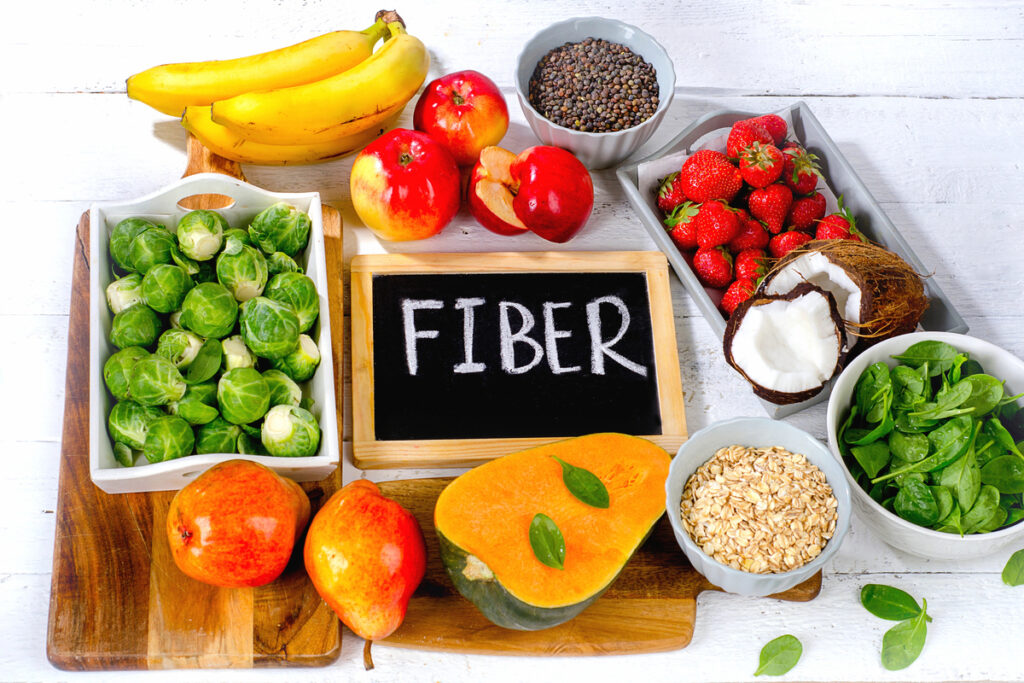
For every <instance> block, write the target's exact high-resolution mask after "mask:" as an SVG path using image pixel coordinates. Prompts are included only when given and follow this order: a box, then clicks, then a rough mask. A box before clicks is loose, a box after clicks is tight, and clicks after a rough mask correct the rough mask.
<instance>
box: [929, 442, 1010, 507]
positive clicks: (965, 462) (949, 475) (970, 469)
mask: <svg viewBox="0 0 1024 683" xmlns="http://www.w3.org/2000/svg"><path fill="white" fill-rule="evenodd" d="M1021 464H1024V462H1022V463H1021ZM939 484H941V485H942V486H945V487H946V488H948V489H949V490H950V491H952V492H953V494H954V495H955V496H956V501H957V502H958V503H959V504H960V509H962V510H970V509H971V506H972V505H974V501H975V500H977V498H978V492H979V491H981V470H980V469H978V465H977V463H975V462H974V458H973V457H971V454H970V453H968V454H967V455H965V456H964V457H962V458H960V459H959V460H954V461H953V462H952V463H950V464H949V466H948V467H946V468H945V469H944V470H942V472H941V473H940V474H939ZM943 516H945V515H943Z"/></svg>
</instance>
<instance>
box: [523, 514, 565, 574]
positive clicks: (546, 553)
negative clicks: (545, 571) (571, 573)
mask: <svg viewBox="0 0 1024 683" xmlns="http://www.w3.org/2000/svg"><path fill="white" fill-rule="evenodd" d="M530 546H532V547H533V554H534V555H535V556H536V557H537V559H538V560H540V561H541V562H542V563H543V564H546V565H547V566H549V567H552V568H554V569H565V539H564V538H563V537H562V532H561V531H560V530H559V529H558V525H557V524H555V521H554V520H553V519H551V518H550V517H548V516H547V515H545V514H544V513H542V512H538V513H537V514H536V515H534V517H533V521H532V522H530Z"/></svg>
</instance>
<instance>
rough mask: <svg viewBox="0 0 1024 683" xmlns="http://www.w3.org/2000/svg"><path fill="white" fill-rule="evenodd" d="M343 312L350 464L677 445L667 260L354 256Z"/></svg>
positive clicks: (678, 397)
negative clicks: (605, 443)
mask: <svg viewBox="0 0 1024 683" xmlns="http://www.w3.org/2000/svg"><path fill="white" fill-rule="evenodd" d="M352 311H353V312H352V354H353V378H352V382H353V421H354V423H353V432H354V434H353V456H354V461H355V464H356V465H357V466H359V467H363V468H373V467H408V466H422V467H448V466H465V465H470V464H475V463H477V462H482V461H485V460H487V459H490V458H493V457H497V456H499V455H503V454H505V453H509V452H512V451H514V450H518V449H520V448H527V447H529V446H531V445H537V444H540V443H545V442H548V441H553V440H557V439H561V438H567V437H571V436H578V435H580V434H589V433H593V432H602V431H615V432H623V433H627V434H635V435H640V436H647V437H649V438H651V439H652V440H654V441H656V442H659V443H661V444H662V445H663V447H665V448H667V449H669V450H672V451H674V450H675V449H676V448H677V447H678V445H679V444H680V443H681V442H682V441H683V440H685V434H686V428H685V419H684V416H683V402H682V389H681V386H680V380H679V367H678V357H677V353H676V342H675V329H674V326H673V318H672V309H671V299H670V297H669V293H668V280H667V262H666V260H665V257H664V256H663V255H662V254H661V253H658V252H595V253H584V252H557V253H516V254H428V255H423V254H420V255H386V256H357V257H355V258H354V259H353V262H352Z"/></svg>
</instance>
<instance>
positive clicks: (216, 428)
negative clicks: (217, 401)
mask: <svg viewBox="0 0 1024 683" xmlns="http://www.w3.org/2000/svg"><path fill="white" fill-rule="evenodd" d="M241 433H242V429H241V428H240V427H239V426H238V425H233V424H231V423H230V422H228V421H227V420H225V419H224V418H222V417H215V418H214V419H213V420H212V421H211V422H208V423H206V424H205V425H203V426H202V427H200V428H199V431H198V433H197V435H196V453H234V452H235V448H236V444H237V443H238V435H239V434H241Z"/></svg>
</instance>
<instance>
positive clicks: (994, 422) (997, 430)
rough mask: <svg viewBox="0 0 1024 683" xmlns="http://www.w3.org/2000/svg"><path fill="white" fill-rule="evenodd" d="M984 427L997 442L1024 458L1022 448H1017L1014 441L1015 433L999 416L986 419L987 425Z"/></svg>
mask: <svg viewBox="0 0 1024 683" xmlns="http://www.w3.org/2000/svg"><path fill="white" fill-rule="evenodd" d="M983 429H984V431H985V433H986V434H987V435H988V436H990V437H992V438H993V439H995V441H996V443H998V444H999V445H1000V446H1002V447H1003V448H1005V449H1006V450H1008V451H1010V452H1011V453H1013V454H1014V455H1016V456H1018V457H1020V458H1024V453H1021V451H1020V449H1019V448H1017V444H1016V443H1014V441H1013V435H1012V434H1010V431H1009V430H1008V429H1007V428H1006V427H1004V426H1003V423H1002V421H1001V420H1000V419H999V418H997V417H992V418H989V419H988V420H985V426H984V427H983Z"/></svg>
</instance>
